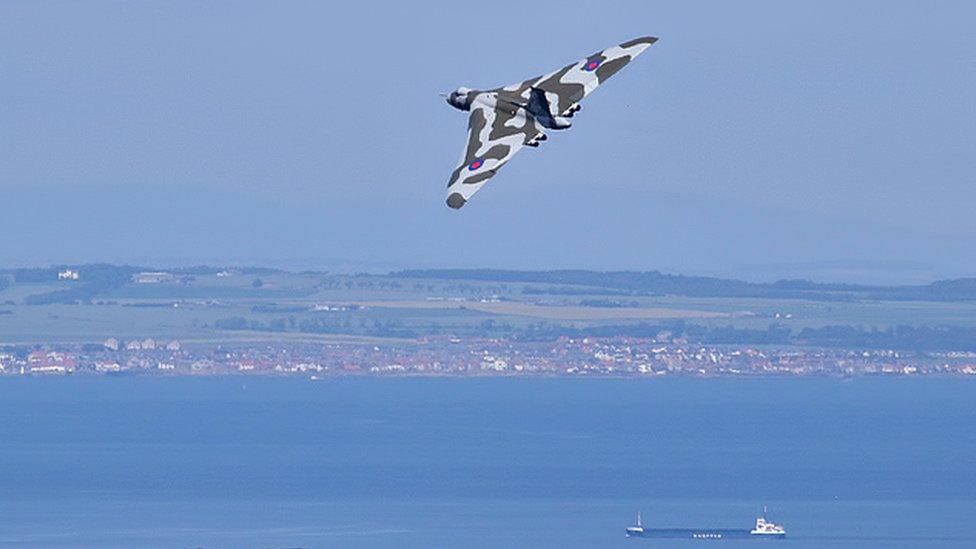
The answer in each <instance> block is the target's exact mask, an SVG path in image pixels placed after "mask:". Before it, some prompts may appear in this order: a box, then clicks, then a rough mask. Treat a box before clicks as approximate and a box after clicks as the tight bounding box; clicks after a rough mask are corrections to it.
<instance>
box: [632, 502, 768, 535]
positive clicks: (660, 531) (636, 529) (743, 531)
mask: <svg viewBox="0 0 976 549" xmlns="http://www.w3.org/2000/svg"><path fill="white" fill-rule="evenodd" d="M626 532H627V537H635V538H681V539H782V538H785V537H786V529H785V528H783V527H782V526H780V525H778V524H776V523H774V522H771V521H769V520H767V519H766V508H765V507H764V508H763V514H762V516H760V517H758V518H756V526H755V528H753V529H752V530H749V529H747V528H647V527H645V526H644V524H643V523H642V522H641V514H640V511H638V512H637V524H636V525H634V526H628V527H627V529H626Z"/></svg>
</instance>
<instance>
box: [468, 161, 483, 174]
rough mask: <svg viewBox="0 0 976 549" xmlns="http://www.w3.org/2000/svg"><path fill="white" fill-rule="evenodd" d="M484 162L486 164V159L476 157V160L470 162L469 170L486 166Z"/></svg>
mask: <svg viewBox="0 0 976 549" xmlns="http://www.w3.org/2000/svg"><path fill="white" fill-rule="evenodd" d="M484 164H485V161H484V160H482V159H480V158H475V159H474V162H472V163H470V164H468V171H469V172H473V171H475V170H477V169H478V168H480V167H481V166H484Z"/></svg>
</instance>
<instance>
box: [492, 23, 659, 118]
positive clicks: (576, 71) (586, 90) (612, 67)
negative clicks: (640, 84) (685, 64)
mask: <svg viewBox="0 0 976 549" xmlns="http://www.w3.org/2000/svg"><path fill="white" fill-rule="evenodd" d="M655 42H657V38H655V37H653V36H645V37H643V38H635V39H634V40H630V41H628V42H624V43H623V44H620V45H619V46H612V47H609V48H607V49H605V50H603V51H598V52H596V53H594V54H593V55H591V56H589V57H587V58H585V59H581V60H579V61H577V62H575V63H572V64H570V65H566V66H565V67H563V68H561V69H559V70H557V71H555V72H551V73H549V74H546V75H543V76H540V77H537V78H532V79H530V80H526V81H525V82H522V83H520V84H514V85H512V86H508V87H506V88H502V90H500V91H502V92H503V93H514V94H515V95H517V96H520V97H522V98H525V99H528V97H529V93H530V91H531V89H532V88H538V89H540V90H543V91H544V92H546V98H547V99H548V100H549V103H550V104H552V105H553V107H555V108H554V111H555V112H554V113H553V114H559V115H563V116H565V115H566V114H567V113H568V112H569V110H570V108H571V107H572V106H573V105H575V104H576V103H579V102H580V100H582V99H583V98H584V97H586V96H587V95H589V94H590V92H592V91H593V90H595V89H596V88H597V87H598V86H599V85H600V84H602V83H604V82H605V81H606V80H607V79H608V78H610V77H611V76H613V75H614V74H617V72H618V71H620V69H622V68H624V67H625V66H626V65H627V64H628V63H630V62H631V61H633V60H634V58H635V57H637V56H638V55H640V54H641V53H644V50H646V49H647V48H648V47H649V46H650V45H651V44H653V43H655Z"/></svg>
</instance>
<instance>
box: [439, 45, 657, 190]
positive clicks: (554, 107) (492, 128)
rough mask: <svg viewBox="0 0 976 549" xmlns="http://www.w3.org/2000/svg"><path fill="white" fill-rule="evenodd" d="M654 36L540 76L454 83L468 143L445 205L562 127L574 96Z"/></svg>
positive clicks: (452, 100)
mask: <svg viewBox="0 0 976 549" xmlns="http://www.w3.org/2000/svg"><path fill="white" fill-rule="evenodd" d="M654 42H657V38H654V37H652V36H646V37H644V38H637V39H634V40H631V41H629V42H624V43H623V44H620V45H619V46H613V47H610V48H607V49H605V50H603V51H600V52H597V53H594V54H593V55H591V56H589V57H587V58H586V59H582V60H580V61H577V62H576V63H573V64H572V65H567V66H565V67H563V68H561V69H559V70H558V71H555V72H552V73H549V74H547V75H545V76H540V77H537V78H532V79H529V80H526V81H525V82H522V83H520V84H513V85H511V86H506V87H504V88H495V89H492V90H484V91H480V90H472V89H468V88H463V87H462V88H458V89H457V90H455V91H454V92H452V93H451V94H450V95H448V96H447V102H448V103H449V104H450V105H451V106H452V107H454V108H456V109H460V110H462V111H471V116H470V118H468V144H467V146H466V147H465V148H464V151H463V152H462V154H461V161H460V165H459V166H458V167H457V168H456V169H455V170H454V173H452V174H451V179H450V181H449V182H448V184H447V205H448V206H450V207H452V208H454V209H458V208H460V207H461V206H464V204H465V203H466V202H467V201H468V200H470V199H471V195H473V194H474V193H476V192H478V189H480V188H481V187H482V186H483V185H484V184H485V183H486V182H487V181H488V180H489V179H491V178H492V176H494V175H495V173H496V172H497V171H498V169H499V168H501V167H502V166H504V165H505V163H506V162H508V161H509V159H510V158H512V157H513V156H515V153H517V152H518V151H519V150H520V149H521V148H522V147H523V146H528V147H538V146H539V144H540V143H541V142H542V141H545V140H546V139H547V136H546V132H545V130H564V129H566V128H568V127H570V126H571V125H572V124H571V121H570V118H572V117H573V115H574V114H576V113H577V112H578V111H579V110H580V104H579V102H580V101H581V100H582V99H583V98H584V97H586V96H587V95H589V93H590V92H592V91H593V90H595V89H596V88H597V86H599V85H600V84H602V83H603V82H604V81H605V80H606V79H607V78H610V77H611V76H613V75H614V74H616V73H617V71H619V70H620V69H622V68H624V66H625V65H626V64H627V63H630V61H631V60H632V59H634V58H635V57H637V56H638V55H640V54H641V53H643V51H644V50H645V49H647V47H648V46H650V45H651V44H653V43H654Z"/></svg>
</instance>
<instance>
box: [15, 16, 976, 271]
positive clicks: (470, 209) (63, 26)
mask: <svg viewBox="0 0 976 549" xmlns="http://www.w3.org/2000/svg"><path fill="white" fill-rule="evenodd" d="M280 4H281V5H279V3H259V2H255V3H244V2H235V3H223V2H166V3H164V2H155V3H153V2H86V3H80V2H37V1H30V2H17V1H7V2H3V3H0V75H2V83H0V193H2V195H0V196H2V197H3V200H2V203H3V206H2V208H0V264H4V265H25V264H39V263H40V264H43V263H49V262H56V261H94V260H104V261H114V262H137V263H157V264H170V263H181V264H185V263H201V262H204V263H247V264H255V263H260V264H270V265H282V266H286V267H301V268H326V269H344V270H357V269H369V270H383V269H387V268H399V267H436V266H443V267H472V266H492V267H514V268H560V267H583V268H599V269H618V268H627V269H662V270H667V271H672V272H685V273H702V274H716V275H729V276H744V277H748V278H753V279H773V278H777V277H779V276H799V275H802V274H809V276H812V277H814V278H821V279H831V278H853V279H859V280H878V281H914V280H927V279H929V278H934V277H941V276H959V275H967V274H969V275H972V274H976V253H973V249H974V246H973V242H976V215H973V211H974V208H973V205H974V202H976V200H974V199H976V185H974V183H976V176H974V173H976V155H973V153H972V150H973V143H974V142H976V92H974V88H976V63H973V59H974V58H976V33H973V32H972V28H971V22H972V21H973V20H974V19H976V8H974V7H973V6H972V5H971V4H968V3H965V2H926V3H917V2H912V3H908V2H905V3H898V2H805V3H803V2H789V3H787V2H745V3H736V4H735V5H734V6H733V5H731V3H725V2H722V3H719V2H715V3H706V2H643V1H641V2H615V3H613V6H614V7H612V8H611V9H600V8H598V7H597V5H596V4H595V3H593V2H572V1H561V2H546V1H541V2H533V3H531V4H526V3H524V2H504V1H502V2H493V3H492V5H494V6H496V8H495V9H493V10H492V11H490V12H483V11H477V10H471V9H468V8H467V7H466V6H467V5H466V4H464V3H458V2H444V3H433V2H431V3H420V4H421V6H419V7H418V6H407V5H404V6H399V7H393V6H390V3H388V2H368V1H362V2H354V3H346V4H345V5H341V6H340V5H333V3H322V2H309V3H302V2H286V3H280ZM527 6H529V9H527ZM647 34H651V35H656V36H659V37H660V38H661V40H660V42H658V43H657V44H656V45H654V46H652V48H651V49H650V50H648V52H647V53H645V55H644V56H642V57H641V58H640V59H638V61H637V62H635V63H634V64H633V65H631V66H629V67H628V68H627V70H626V71H624V72H622V73H621V74H619V75H618V76H616V77H615V78H614V79H613V80H611V81H610V82H609V83H608V84H607V85H606V86H604V87H602V88H601V89H600V90H599V91H598V92H597V93H595V94H593V95H592V96H591V97H590V98H588V99H587V103H586V104H585V105H584V110H583V111H582V112H581V113H580V115H579V116H578V117H577V118H576V123H575V125H574V127H573V128H572V129H570V130H568V131H566V132H563V133H560V134H557V135H554V136H552V138H551V139H550V140H549V141H548V142H547V143H546V144H544V145H543V146H542V147H541V148H540V149H538V150H527V151H525V152H522V153H520V154H519V155H518V156H517V157H516V158H515V159H514V160H513V161H512V162H511V163H510V164H509V165H508V166H506V167H505V169H504V170H503V171H502V172H500V174H499V176H497V177H496V178H495V179H494V180H493V181H492V182H491V183H490V184H489V185H488V186H487V187H486V188H484V189H483V190H482V191H481V192H480V193H479V194H478V195H477V196H476V197H475V199H474V200H472V202H471V203H470V204H469V205H468V206H466V207H465V208H464V209H462V210H460V211H457V212H455V211H451V210H449V209H448V208H447V207H446V206H445V205H444V188H445V185H446V182H447V177H448V175H449V174H450V172H451V170H452V169H453V167H454V164H455V162H456V161H457V158H458V155H459V153H460V150H461V148H462V146H463V143H464V138H465V123H466V121H465V118H464V115H463V114H462V113H459V112H458V111H455V110H453V109H451V108H450V107H449V106H447V105H446V104H445V103H444V102H443V100H442V99H441V98H440V97H438V95H437V94H438V92H443V91H449V90H451V89H454V88H456V87H457V86H459V85H468V86H472V87H489V86H497V85H502V84H508V83H512V82H516V81H520V80H522V79H525V78H527V77H530V76H534V75H537V74H540V73H543V72H546V71H548V70H552V69H554V68H557V67H559V66H562V65H563V64H565V63H567V62H570V61H573V60H575V59H577V58H579V57H582V56H584V55H586V54H589V53H592V52H593V51H596V50H599V49H601V48H603V47H606V46H608V45H611V44H615V43H619V42H621V41H624V40H627V39H630V38H633V37H636V36H642V35H647Z"/></svg>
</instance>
